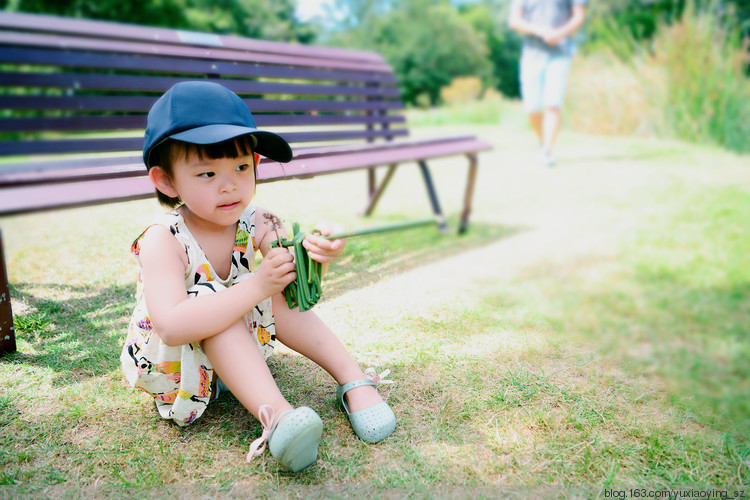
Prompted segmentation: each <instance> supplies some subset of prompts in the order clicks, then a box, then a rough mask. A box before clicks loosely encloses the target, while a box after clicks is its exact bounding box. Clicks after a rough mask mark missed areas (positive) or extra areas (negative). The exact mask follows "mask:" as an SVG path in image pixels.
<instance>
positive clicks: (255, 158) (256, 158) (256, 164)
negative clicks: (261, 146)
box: [253, 153, 260, 167]
mask: <svg viewBox="0 0 750 500" xmlns="http://www.w3.org/2000/svg"><path fill="white" fill-rule="evenodd" d="M253 160H255V166H256V167H257V166H258V163H260V155H259V154H258V153H253Z"/></svg>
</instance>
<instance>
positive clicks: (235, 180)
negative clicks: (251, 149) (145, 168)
mask: <svg viewBox="0 0 750 500" xmlns="http://www.w3.org/2000/svg"><path fill="white" fill-rule="evenodd" d="M172 186H173V187H174V188H175V190H176V191H177V193H179V195H180V198H182V201H183V202H184V203H185V205H186V206H187V208H188V209H189V210H190V211H191V212H192V213H193V214H194V215H196V216H198V217H200V218H202V219H204V220H206V221H208V222H211V223H214V224H217V225H222V226H229V225H232V224H234V223H236V222H237V221H238V220H239V218H240V215H242V212H243V211H244V210H245V209H246V208H247V206H248V205H249V204H250V202H251V201H252V199H253V194H254V193H255V173H254V171H253V157H252V155H248V156H240V157H238V158H219V159H209V158H199V157H198V156H197V155H195V154H189V155H188V156H187V157H185V158H180V159H178V160H177V161H175V162H174V165H173V168H172Z"/></svg>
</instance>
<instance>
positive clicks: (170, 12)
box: [2, 0, 316, 43]
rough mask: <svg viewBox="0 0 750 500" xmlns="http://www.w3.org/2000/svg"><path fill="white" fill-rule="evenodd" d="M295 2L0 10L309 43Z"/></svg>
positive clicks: (101, 3) (67, 3)
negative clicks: (298, 16) (297, 14)
mask: <svg viewBox="0 0 750 500" xmlns="http://www.w3.org/2000/svg"><path fill="white" fill-rule="evenodd" d="M295 7H296V0H143V1H140V2H125V1H122V0H7V1H4V2H3V5H2V8H3V10H7V11H13V12H29V13H44V14H53V15H59V16H69V17H79V18H86V19H102V20H110V21H119V22H125V23H133V24H142V25H150V26H165V27H169V28H177V29H187V30H195V31H204V32H211V33H219V34H232V35H240V36H248V37H252V38H262V39H266V40H282V41H299V42H302V43H311V42H312V41H313V40H314V39H315V36H316V32H315V31H314V29H313V28H312V27H311V26H310V25H308V24H306V23H300V22H299V21H297V19H296V18H295V16H294V10H295Z"/></svg>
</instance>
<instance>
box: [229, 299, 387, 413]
mask: <svg viewBox="0 0 750 500" xmlns="http://www.w3.org/2000/svg"><path fill="white" fill-rule="evenodd" d="M273 313H274V318H275V321H276V338H277V339H278V340H279V341H281V342H283V343H284V345H286V346H287V347H289V348H290V349H294V350H295V351H297V352H298V353H300V354H302V355H303V356H305V357H306V358H308V359H310V360H312V361H314V362H315V363H317V364H318V365H320V367H321V368H323V369H324V370H325V371H327V372H328V373H330V374H331V376H332V377H333V378H334V379H336V382H338V384H339V385H344V384H346V383H348V382H352V381H354V380H362V379H365V378H366V377H365V374H364V373H363V372H362V369H361V368H360V367H359V364H357V362H356V361H355V360H354V358H353V357H352V356H351V354H349V351H347V350H346V347H344V344H342V343H341V341H340V340H339V339H338V337H336V335H335V334H334V333H333V332H332V331H331V330H330V329H329V328H328V327H327V326H326V324H325V323H323V321H322V320H321V319H320V318H319V317H318V316H317V315H316V314H315V313H314V312H312V311H305V312H300V311H299V309H289V307H288V306H287V303H286V300H285V299H284V297H283V296H282V295H280V294H278V295H275V296H274V297H273ZM222 380H223V377H222ZM346 398H347V403H348V405H349V409H350V411H351V412H352V413H353V412H356V411H359V410H363V409H365V408H369V407H371V406H375V405H376V404H378V403H380V402H382V401H383V399H382V398H381V397H380V395H379V394H378V391H376V390H375V388H374V387H372V386H361V387H357V388H355V389H352V390H350V391H349V392H347V393H346Z"/></svg>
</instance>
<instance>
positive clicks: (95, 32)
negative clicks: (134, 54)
mask: <svg viewBox="0 0 750 500" xmlns="http://www.w3.org/2000/svg"><path fill="white" fill-rule="evenodd" d="M0 27H4V28H10V29H15V30H27V31H32V32H52V33H67V34H75V35H81V34H85V35H87V36H91V37H96V38H112V39H124V40H143V41H154V40H158V41H160V42H166V43H175V44H183V45H185V44H187V43H188V42H187V41H186V40H188V39H190V36H189V35H191V34H195V35H198V36H195V37H194V38H193V39H195V40H197V39H200V38H201V36H203V37H206V38H204V40H205V39H216V40H219V41H220V42H221V46H223V47H227V48H234V49H242V50H246V49H248V48H251V47H252V48H254V49H255V50H258V51H267V52H275V53H283V54H299V53H300V51H301V50H304V52H305V53H306V54H310V55H314V56H315V57H320V58H329V59H341V60H359V61H362V60H368V61H372V62H382V61H383V58H382V56H380V54H378V53H376V52H369V51H361V50H348V49H347V50H343V49H337V48H333V47H320V46H309V45H308V46H300V45H297V44H287V43H282V42H272V41H267V40H258V39H252V38H244V37H238V36H227V35H213V34H206V33H193V32H187V31H182V30H172V29H168V28H158V27H151V26H138V25H133V24H126V23H116V22H108V21H89V20H84V19H70V18H60V17H56V16H44V15H37V14H22V13H5V14H3V16H1V17H0ZM204 44H205V42H204Z"/></svg>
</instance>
